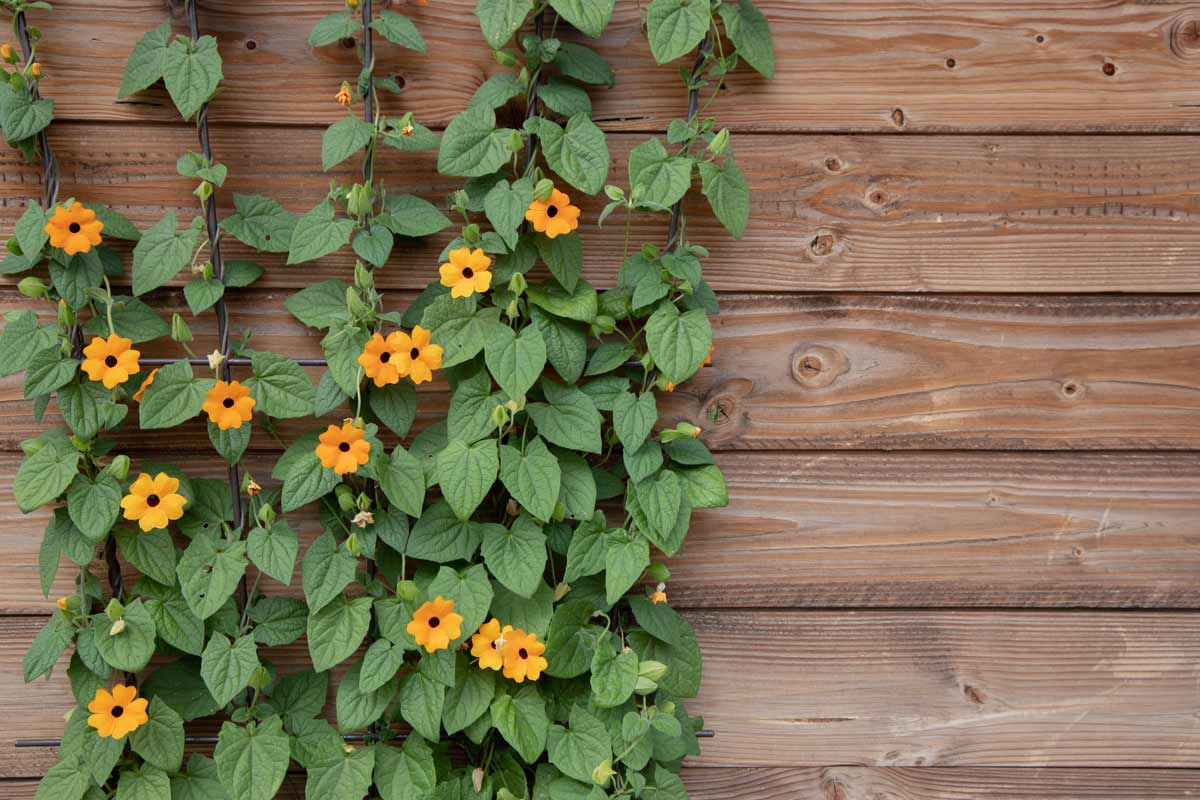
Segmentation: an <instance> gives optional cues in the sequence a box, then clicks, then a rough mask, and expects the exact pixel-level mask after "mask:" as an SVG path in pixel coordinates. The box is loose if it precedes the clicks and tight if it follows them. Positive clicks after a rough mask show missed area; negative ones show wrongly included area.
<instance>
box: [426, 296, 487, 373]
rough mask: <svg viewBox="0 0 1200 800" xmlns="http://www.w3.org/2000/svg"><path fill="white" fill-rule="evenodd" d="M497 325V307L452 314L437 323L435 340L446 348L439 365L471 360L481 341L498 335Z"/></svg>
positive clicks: (447, 365)
mask: <svg viewBox="0 0 1200 800" xmlns="http://www.w3.org/2000/svg"><path fill="white" fill-rule="evenodd" d="M499 327H500V309H499V308H494V307H493V308H481V309H480V310H479V311H476V312H475V313H474V314H472V315H470V316H466V317H461V316H460V317H455V318H453V319H449V320H447V321H446V322H444V323H442V324H441V325H439V326H438V327H437V328H436V329H435V330H434V331H433V336H432V340H433V342H434V344H438V345H441V347H442V348H443V350H444V351H445V353H444V356H443V358H442V367H443V368H449V367H453V366H457V365H458V364H462V363H464V362H467V361H470V360H471V359H472V358H474V357H475V356H476V355H478V354H479V351H480V350H482V349H483V346H484V344H485V343H486V342H487V341H489V340H490V339H491V338H492V337H493V336H495V335H497V333H498V329H499Z"/></svg>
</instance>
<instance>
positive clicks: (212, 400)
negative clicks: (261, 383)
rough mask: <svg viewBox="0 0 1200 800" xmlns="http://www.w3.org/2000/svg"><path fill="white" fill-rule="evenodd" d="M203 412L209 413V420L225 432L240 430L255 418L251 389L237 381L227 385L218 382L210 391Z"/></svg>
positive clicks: (223, 382)
mask: <svg viewBox="0 0 1200 800" xmlns="http://www.w3.org/2000/svg"><path fill="white" fill-rule="evenodd" d="M200 408H201V410H203V411H205V412H207V413H208V418H209V419H210V420H212V421H213V422H215V423H216V425H217V427H218V428H220V429H221V430H223V431H227V430H229V429H230V428H240V427H242V423H243V422H249V421H250V418H251V417H252V416H254V398H253V397H251V396H250V387H249V386H243V385H242V384H240V383H238V382H237V381H232V382H230V383H226V382H225V381H217V383H216V385H214V386H213V388H211V389H209V390H208V397H206V398H205V399H204V405H202V406H200Z"/></svg>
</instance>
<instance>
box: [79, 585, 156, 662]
mask: <svg viewBox="0 0 1200 800" xmlns="http://www.w3.org/2000/svg"><path fill="white" fill-rule="evenodd" d="M121 619H123V620H124V621H125V628H124V630H122V631H121V632H120V633H118V634H117V635H115V636H113V635H112V634H110V633H109V630H110V628H112V625H113V623H112V621H111V620H110V619H109V618H108V617H106V616H105V615H103V614H99V615H97V616H95V617H93V618H92V629H93V630H94V631H95V632H96V633H95V636H96V639H95V641H96V649H97V650H98V651H99V653H100V657H101V658H103V659H104V661H105V663H107V664H108V665H109V666H110V667H112V668H113V669H121V670H125V671H126V672H138V671H139V670H141V669H142V668H143V667H145V666H146V664H148V663H149V662H150V656H152V655H154V636H155V627H154V619H153V618H152V617H151V616H150V612H149V611H147V610H146V607H145V605H144V604H143V603H142V601H141V599H140V598H139V599H137V600H134V601H133V602H131V603H127V604H126V605H125V612H124V613H123V614H122V615H121Z"/></svg>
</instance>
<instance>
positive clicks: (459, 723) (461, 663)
mask: <svg viewBox="0 0 1200 800" xmlns="http://www.w3.org/2000/svg"><path fill="white" fill-rule="evenodd" d="M495 695H496V678H495V675H494V674H493V672H492V671H491V670H487V669H479V668H477V667H476V666H474V665H472V664H468V663H467V660H466V659H465V658H463V657H462V655H459V656H457V658H456V661H455V679H454V686H452V687H450V688H449V690H448V691H447V692H446V705H445V708H444V710H443V711H442V724H443V725H444V726H445V728H446V732H447V733H449V734H450V735H454V734H456V733H458V732H459V731H461V730H463V729H464V728H466V727H467V726H468V725H470V724H471V723H473V722H475V721H476V720H477V719H479V718H480V717H481V716H483V715H484V713H486V712H487V710H488V707H489V706H490V705H491V703H492V698H494V697H495Z"/></svg>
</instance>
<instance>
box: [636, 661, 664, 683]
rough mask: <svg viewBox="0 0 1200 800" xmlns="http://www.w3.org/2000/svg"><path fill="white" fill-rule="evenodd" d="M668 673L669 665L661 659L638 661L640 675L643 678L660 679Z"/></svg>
mask: <svg viewBox="0 0 1200 800" xmlns="http://www.w3.org/2000/svg"><path fill="white" fill-rule="evenodd" d="M666 674H667V665H666V664H664V663H663V662H661V661H652V660H646V661H640V662H638V675H639V676H641V677H643V678H648V679H650V680H652V681H658V680H660V679H661V678H662V676H664V675H666Z"/></svg>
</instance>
